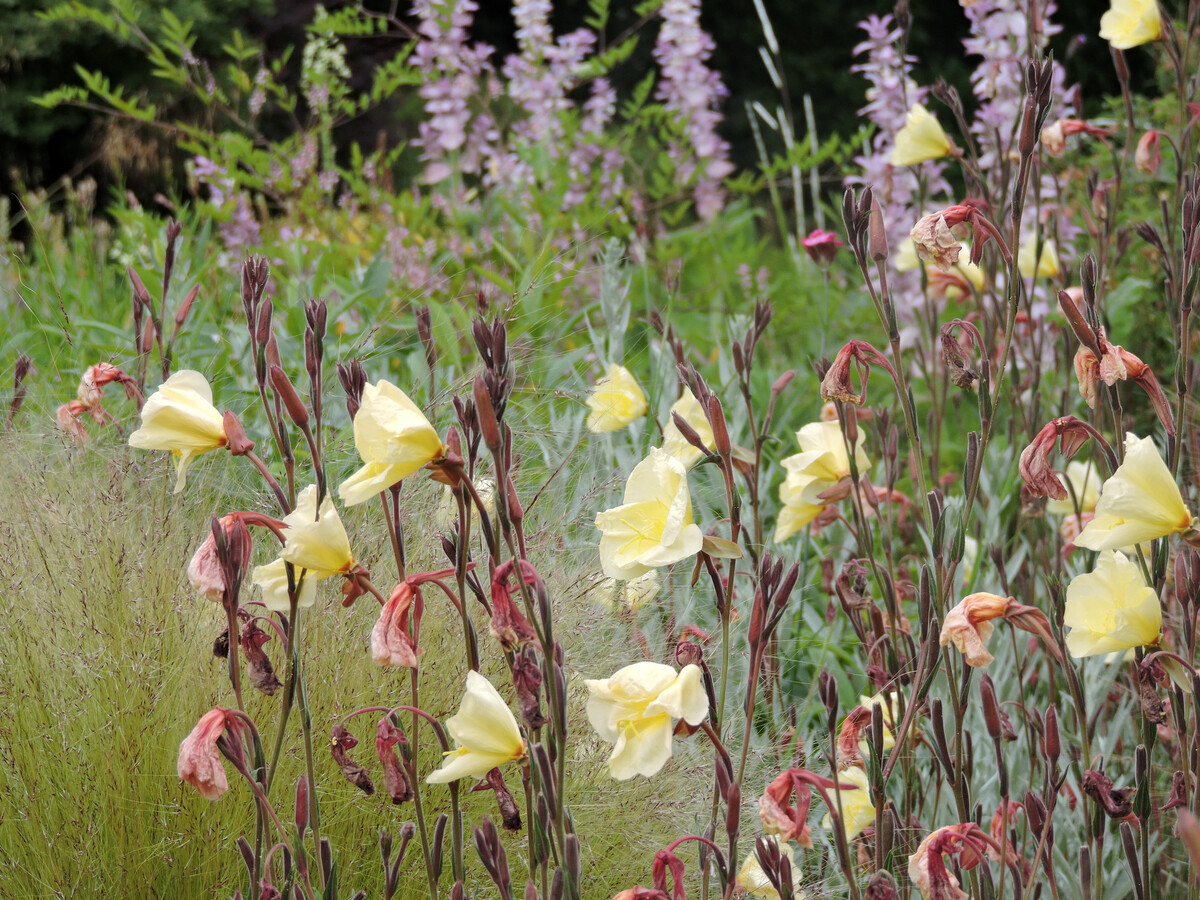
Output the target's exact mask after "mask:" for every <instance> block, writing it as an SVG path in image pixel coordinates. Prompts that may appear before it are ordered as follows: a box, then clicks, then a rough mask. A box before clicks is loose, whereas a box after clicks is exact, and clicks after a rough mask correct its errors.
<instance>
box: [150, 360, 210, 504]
mask: <svg viewBox="0 0 1200 900" xmlns="http://www.w3.org/2000/svg"><path fill="white" fill-rule="evenodd" d="M225 443H226V440H225V424H224V417H223V416H222V415H221V413H220V412H218V411H217V408H216V407H215V406H213V402H212V388H211V387H209V384H208V381H206V380H205V378H204V376H203V375H201V374H200V373H199V372H193V371H191V370H190V369H182V370H180V371H178V372H176V373H175V374H174V375H172V376H171V377H170V378H168V379H167V380H166V381H164V382H163V383H162V384H161V385H159V388H158V390H157V391H155V392H154V393H153V394H151V395H150V397H149V398H148V399H147V400H146V405H145V406H143V407H142V427H141V428H139V429H138V430H137V431H135V432H134V433H133V434H131V435H130V436H129V446H130V447H137V448H138V449H140V450H170V451H171V453H172V454H174V456H175V469H176V472H177V473H178V475H177V478H176V481H175V493H177V494H178V493H179V492H180V491H182V490H183V485H184V482H185V480H186V478H187V470H188V466H190V465H191V462H192V460H193V459H195V458H196V457H197V456H199V455H200V454H202V453H207V452H208V451H209V450H216V449H217V448H218V447H224V446H225Z"/></svg>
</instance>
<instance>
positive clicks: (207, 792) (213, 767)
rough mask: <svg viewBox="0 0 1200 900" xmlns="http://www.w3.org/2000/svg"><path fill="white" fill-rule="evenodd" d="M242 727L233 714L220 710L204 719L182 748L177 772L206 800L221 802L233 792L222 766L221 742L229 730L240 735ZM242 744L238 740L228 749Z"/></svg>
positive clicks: (197, 724)
mask: <svg viewBox="0 0 1200 900" xmlns="http://www.w3.org/2000/svg"><path fill="white" fill-rule="evenodd" d="M239 725H240V723H239V722H238V720H237V718H236V717H235V716H234V715H233V713H232V711H231V710H228V709H223V708H221V707H219V706H218V707H217V708H216V709H211V710H209V711H208V712H206V713H205V714H204V715H203V716H201V717H200V721H199V722H197V723H196V727H195V728H193V729H192V731H191V733H190V734H189V735H188V736H187V737H185V738H184V739H183V741H182V742H181V743H180V745H179V759H178V761H177V762H176V764H175V769H176V772H177V774H178V775H179V777H180V778H181V779H182V780H184V781H186V782H187V783H188V784H190V785H191V786H192V787H194V788H195V789H196V790H197V791H199V792H200V796H201V797H203V798H204V799H205V800H219V799H220V797H221V795H222V794H224V793H225V792H226V791H227V790H229V780H228V779H227V778H226V777H225V766H224V765H222V763H221V753H220V751H219V750H218V748H217V742H218V741H220V739H221V736H222V735H224V734H225V731H226V729H229V730H232V731H234V732H235V733H236V732H237V731H238V730H239ZM240 741H241V738H240V737H237V738H236V740H234V741H230V742H229V743H228V746H231V747H236V746H238V745H239V744H240Z"/></svg>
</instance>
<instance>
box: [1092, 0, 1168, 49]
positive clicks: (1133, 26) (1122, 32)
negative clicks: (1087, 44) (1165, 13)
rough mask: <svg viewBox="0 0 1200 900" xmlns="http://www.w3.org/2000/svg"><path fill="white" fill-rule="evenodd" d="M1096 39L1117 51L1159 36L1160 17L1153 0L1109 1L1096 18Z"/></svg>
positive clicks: (1160, 28) (1145, 42) (1160, 30)
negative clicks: (1109, 4)
mask: <svg viewBox="0 0 1200 900" xmlns="http://www.w3.org/2000/svg"><path fill="white" fill-rule="evenodd" d="M1100 37H1102V38H1103V39H1104V40H1106V41H1108V42H1109V44H1111V45H1112V46H1113V47H1115V48H1116V49H1118V50H1129V49H1130V48H1132V47H1138V46H1140V45H1142V44H1148V43H1150V41H1157V40H1158V39H1159V38H1160V37H1162V17H1161V15H1160V14H1159V11H1158V3H1157V2H1155V0H1112V5H1111V6H1110V8H1109V10H1108V12H1106V13H1105V14H1104V15H1102V16H1101V17H1100Z"/></svg>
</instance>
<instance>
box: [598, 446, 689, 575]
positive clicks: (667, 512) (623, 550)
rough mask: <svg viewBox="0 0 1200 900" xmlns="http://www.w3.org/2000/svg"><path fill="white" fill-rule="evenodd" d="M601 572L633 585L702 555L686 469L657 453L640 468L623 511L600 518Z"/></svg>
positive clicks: (629, 486) (618, 509) (628, 485)
mask: <svg viewBox="0 0 1200 900" xmlns="http://www.w3.org/2000/svg"><path fill="white" fill-rule="evenodd" d="M596 527H597V528H599V529H600V531H601V536H600V568H601V569H602V570H603V571H604V574H605V575H607V576H608V577H609V578H617V579H623V580H626V581H629V580H631V579H634V578H637V577H638V576H639V575H644V574H646V572H648V571H650V570H651V569H654V568H657V567H659V566H669V565H671V563H676V562H679V561H680V560H681V559H686V558H687V557H689V556H692V555H694V554H695V553H698V552H699V551H700V547H701V545H702V544H703V543H704V535H703V534H702V533H701V531H700V527H699V526H698V525H696V524H695V523H694V522H693V521H692V498H691V495H690V494H689V493H688V485H687V472H686V470H685V469H684V468H683V464H682V463H680V462H679V460H677V459H675V457H673V456H670V455H668V454H667V453H666V452H665V451H664V450H660V449H658V448H657V447H656V448H654V449H652V450H651V451H650V455H649V456H647V457H646V458H645V459H644V460H642V461H641V462H640V463H638V464H637V466H636V467H635V468H634V470H633V472H631V473H630V475H629V481H628V482H627V483H626V485H625V498H624V502H623V503H622V504H621V505H620V506H616V507H613V508H612V509H609V510H605V511H604V512H602V513H600V514H599V515H597V516H596Z"/></svg>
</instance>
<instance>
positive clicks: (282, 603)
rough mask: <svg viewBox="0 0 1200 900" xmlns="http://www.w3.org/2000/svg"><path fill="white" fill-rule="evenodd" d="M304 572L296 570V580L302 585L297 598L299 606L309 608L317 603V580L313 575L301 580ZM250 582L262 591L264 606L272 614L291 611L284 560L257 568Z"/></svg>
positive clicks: (277, 560)
mask: <svg viewBox="0 0 1200 900" xmlns="http://www.w3.org/2000/svg"><path fill="white" fill-rule="evenodd" d="M303 574H304V573H303V570H301V569H296V570H295V578H296V580H297V581H298V582H299V583H300V593H299V594H298V595H297V597H296V603H297V605H299V606H301V607H309V606H312V605H313V604H314V603H316V602H317V579H316V578H315V577H313V576H312V575H311V574H310V575H309V576H308V577H307V578H303V579H302V578H301V577H300V576H301V575H303ZM250 580H251V582H252V583H253V584H255V585H257V586H258V587H259V588H260V589H261V590H262V597H261V599H262V602H263V606H265V607H266V608H267V609H269V610H271V612H280V613H287V612H289V611H290V610H291V602H290V601H289V600H288V579H287V564H286V563H285V562H284V561H283V560H282V559H276V560H275V561H274V562H269V563H267V564H266V565H265V566H255V567H254V571H253V572H252V573H251V575H250Z"/></svg>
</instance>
